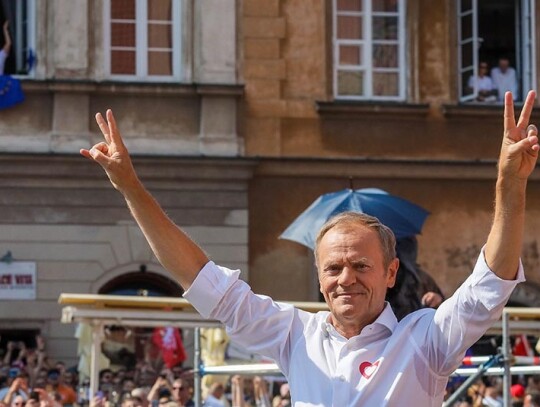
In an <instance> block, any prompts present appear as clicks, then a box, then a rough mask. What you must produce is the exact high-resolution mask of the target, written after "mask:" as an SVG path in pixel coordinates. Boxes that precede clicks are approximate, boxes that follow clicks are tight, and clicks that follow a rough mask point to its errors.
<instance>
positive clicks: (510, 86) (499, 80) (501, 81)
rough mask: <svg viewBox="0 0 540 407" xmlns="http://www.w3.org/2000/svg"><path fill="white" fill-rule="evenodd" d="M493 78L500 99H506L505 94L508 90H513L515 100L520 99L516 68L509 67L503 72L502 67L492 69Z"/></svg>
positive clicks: (494, 87)
mask: <svg viewBox="0 0 540 407" xmlns="http://www.w3.org/2000/svg"><path fill="white" fill-rule="evenodd" d="M491 80H492V81H493V89H497V93H498V96H497V98H498V100H504V94H505V93H506V92H507V91H510V92H512V96H513V98H514V100H519V95H518V83H517V78H516V70H515V69H514V68H511V67H509V68H508V69H507V70H506V72H502V71H501V70H500V68H497V67H495V68H493V69H492V70H491Z"/></svg>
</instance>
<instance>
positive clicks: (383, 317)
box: [321, 301, 398, 336]
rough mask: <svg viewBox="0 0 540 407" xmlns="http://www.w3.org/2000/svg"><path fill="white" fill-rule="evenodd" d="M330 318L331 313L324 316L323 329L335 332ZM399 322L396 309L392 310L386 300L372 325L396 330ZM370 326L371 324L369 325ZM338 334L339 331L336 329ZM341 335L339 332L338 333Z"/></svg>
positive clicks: (391, 330)
mask: <svg viewBox="0 0 540 407" xmlns="http://www.w3.org/2000/svg"><path fill="white" fill-rule="evenodd" d="M329 320H330V313H328V314H327V315H326V318H324V319H323V320H322V322H321V329H322V330H323V332H334V331H335V328H334V327H333V326H332V324H330V322H328V321H329ZM397 324H398V322H397V318H396V315H395V314H394V311H392V307H391V306H390V303H388V301H385V303H384V308H383V310H382V312H381V313H380V314H379V316H378V317H377V319H376V320H375V321H374V322H373V323H372V324H370V325H382V326H384V327H386V328H387V329H388V330H389V331H390V332H394V329H395V328H396V326H397ZM368 326H369V325H368ZM335 332H336V334H337V331H335ZM337 335H338V336H340V335H339V334H337Z"/></svg>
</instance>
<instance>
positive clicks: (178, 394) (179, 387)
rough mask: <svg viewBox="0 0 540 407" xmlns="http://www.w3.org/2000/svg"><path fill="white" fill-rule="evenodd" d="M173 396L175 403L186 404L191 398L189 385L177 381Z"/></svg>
mask: <svg viewBox="0 0 540 407" xmlns="http://www.w3.org/2000/svg"><path fill="white" fill-rule="evenodd" d="M172 396H173V399H174V400H175V401H179V402H180V403H182V404H184V403H185V402H186V401H188V400H189V399H190V396H191V395H190V393H189V386H188V384H187V383H186V382H185V381H183V380H175V381H174V382H173V385H172Z"/></svg>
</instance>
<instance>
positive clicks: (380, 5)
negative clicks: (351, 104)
mask: <svg viewBox="0 0 540 407" xmlns="http://www.w3.org/2000/svg"><path fill="white" fill-rule="evenodd" d="M333 8H334V13H333V15H334V24H333V29H334V32H333V39H334V96H335V98H336V99H357V100H365V99H367V100H395V101H398V100H404V99H405V73H406V69H405V0H333Z"/></svg>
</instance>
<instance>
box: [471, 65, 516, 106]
mask: <svg viewBox="0 0 540 407" xmlns="http://www.w3.org/2000/svg"><path fill="white" fill-rule="evenodd" d="M467 87H468V91H469V92H473V91H475V90H476V92H477V96H476V101H478V102H484V103H495V102H501V103H502V102H503V100H504V94H505V93H506V92H508V91H510V92H512V95H513V97H514V100H519V93H518V82H517V77H516V70H515V69H514V68H512V67H511V66H510V59H509V58H507V57H501V58H499V60H498V64H497V66H496V67H494V68H492V69H491V71H490V69H489V64H488V62H486V61H480V63H479V65H478V75H477V76H474V75H473V76H471V77H470V78H469V81H468V83H467Z"/></svg>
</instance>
